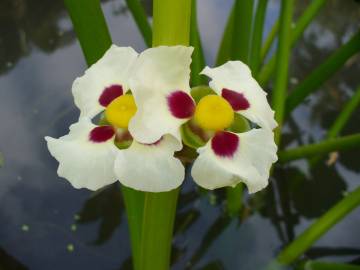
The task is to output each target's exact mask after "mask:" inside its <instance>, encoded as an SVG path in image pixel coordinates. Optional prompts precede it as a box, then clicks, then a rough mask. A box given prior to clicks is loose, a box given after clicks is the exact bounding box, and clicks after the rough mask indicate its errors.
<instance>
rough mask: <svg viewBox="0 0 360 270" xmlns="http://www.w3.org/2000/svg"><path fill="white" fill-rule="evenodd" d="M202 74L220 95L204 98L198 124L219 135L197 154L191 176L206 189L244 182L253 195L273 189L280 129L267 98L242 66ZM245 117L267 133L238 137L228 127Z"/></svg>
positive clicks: (236, 64)
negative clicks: (236, 118) (271, 179)
mask: <svg viewBox="0 0 360 270" xmlns="http://www.w3.org/2000/svg"><path fill="white" fill-rule="evenodd" d="M202 74H205V75H208V76H209V77H210V78H211V79H212V80H211V81H210V87H211V88H212V89H213V90H214V91H215V92H216V94H217V95H208V96H205V97H203V98H202V99H201V100H200V101H199V103H198V104H197V107H196V110H195V114H194V122H195V123H196V124H197V125H198V126H199V127H200V128H202V129H203V130H205V131H211V132H213V137H212V138H211V139H210V140H209V141H208V142H207V143H206V145H205V146H204V147H201V148H199V149H197V151H198V153H199V156H198V158H197V159H196V160H195V162H194V165H193V168H192V171H191V174H192V176H193V178H194V181H195V182H196V183H197V184H199V185H200V186H202V187H203V188H206V189H215V188H220V187H225V186H235V185H237V184H238V183H239V182H244V183H245V184H246V185H247V187H248V189H249V192H250V193H253V192H256V191H259V190H260V189H263V188H264V187H266V186H267V184H268V178H269V173H270V168H271V165H272V164H273V163H274V162H276V160H277V155H276V151H277V146H276V144H275V142H274V134H273V132H272V129H274V128H275V127H276V126H277V123H276V121H275V120H274V112H273V111H272V110H271V108H270V105H269V104H268V102H267V99H266V93H265V92H264V91H263V90H262V89H261V88H260V86H259V85H258V83H257V82H256V81H255V79H254V78H252V76H251V72H250V70H249V68H248V67H247V66H246V65H245V64H243V63H242V62H240V61H230V62H227V63H225V64H224V65H222V66H220V67H217V68H214V69H210V68H209V67H206V68H205V69H204V70H203V71H202ZM235 113H239V114H241V115H243V116H245V117H246V118H247V119H249V120H250V121H253V122H254V123H255V124H258V125H259V126H260V127H261V128H258V129H252V130H250V131H247V132H243V133H239V134H236V133H233V132H230V131H228V128H229V127H230V126H231V124H232V123H233V121H234V114H235Z"/></svg>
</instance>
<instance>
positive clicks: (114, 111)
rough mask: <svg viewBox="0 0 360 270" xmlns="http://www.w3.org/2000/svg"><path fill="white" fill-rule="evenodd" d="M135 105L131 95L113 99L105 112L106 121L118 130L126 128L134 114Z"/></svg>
mask: <svg viewBox="0 0 360 270" xmlns="http://www.w3.org/2000/svg"><path fill="white" fill-rule="evenodd" d="M136 109H137V108H136V104H135V100H134V97H133V96H132V95H129V94H128V95H122V96H120V97H117V98H116V99H114V100H113V101H112V102H111V103H110V104H109V105H108V106H107V107H106V110H105V116H106V119H107V121H108V122H109V123H110V124H111V125H113V126H115V127H118V128H127V127H128V125H129V121H130V119H131V118H132V117H133V116H134V114H135V113H136Z"/></svg>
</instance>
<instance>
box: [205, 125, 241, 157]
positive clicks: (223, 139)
mask: <svg viewBox="0 0 360 270" xmlns="http://www.w3.org/2000/svg"><path fill="white" fill-rule="evenodd" d="M238 146H239V137H238V136H236V135H235V134H233V133H230V132H226V131H222V132H218V133H216V134H215V136H214V137H213V138H212V140H211V148H212V149H213V151H214V153H215V154H216V155H218V156H220V157H232V156H233V155H234V153H235V152H236V150H237V149H238Z"/></svg>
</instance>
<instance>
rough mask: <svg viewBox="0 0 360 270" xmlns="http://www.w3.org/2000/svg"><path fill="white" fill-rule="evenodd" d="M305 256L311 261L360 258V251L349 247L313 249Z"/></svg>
mask: <svg viewBox="0 0 360 270" xmlns="http://www.w3.org/2000/svg"><path fill="white" fill-rule="evenodd" d="M305 254H306V256H307V257H308V258H310V259H317V258H321V257H328V256H350V255H351V256H360V249H359V248H348V247H312V248H310V249H309V250H308V251H307V252H306V253H305Z"/></svg>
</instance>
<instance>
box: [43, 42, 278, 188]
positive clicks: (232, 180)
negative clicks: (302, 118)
mask: <svg viewBox="0 0 360 270" xmlns="http://www.w3.org/2000/svg"><path fill="white" fill-rule="evenodd" d="M192 51H193V48H192V47H185V46H173V47H168V46H160V47H157V48H151V49H147V50H145V51H144V52H143V53H141V54H140V55H138V54H137V53H136V52H135V51H134V50H133V49H131V48H129V47H126V48H119V47H116V46H112V47H111V48H110V49H109V50H108V51H107V53H106V54H105V55H104V56H103V57H102V58H101V59H100V60H99V61H98V62H97V63H96V64H94V65H93V66H91V67H90V68H89V69H88V70H87V71H86V72H85V74H84V75H83V76H82V77H80V78H78V79H76V80H75V82H74V84H73V95H74V100H75V104H76V105H77V107H78V108H79V109H80V118H79V121H78V122H77V123H75V124H73V125H72V126H71V127H70V132H69V134H68V135H65V136H63V137H60V138H59V139H54V138H50V137H46V140H47V142H48V147H49V150H50V153H51V154H52V155H53V156H54V157H55V158H56V159H57V160H58V161H59V169H58V174H59V175H60V176H62V177H64V178H66V179H68V180H69V181H70V182H71V184H72V185H73V186H74V187H77V188H81V187H86V188H89V189H92V190H96V189H98V188H101V187H103V186H105V185H108V184H110V183H113V182H115V181H116V180H117V179H118V180H119V181H120V182H121V183H122V184H124V185H126V186H129V187H132V188H134V189H137V190H142V191H150V192H162V191H168V190H171V189H174V188H176V187H178V186H179V185H180V184H181V183H182V181H183V180H184V167H183V165H182V164H181V162H180V160H178V159H177V158H175V157H174V154H175V152H177V151H179V150H181V148H182V147H183V146H182V138H181V132H180V130H181V126H182V125H183V124H184V123H186V122H188V121H189V120H190V119H191V120H192V121H193V122H195V123H196V125H197V126H198V127H199V128H200V129H202V130H204V131H209V132H210V133H211V134H213V136H212V137H211V139H210V140H209V141H208V142H207V143H206V145H205V146H204V147H201V148H199V149H198V152H199V154H200V155H199V157H198V158H197V159H196V160H195V162H194V165H193V168H192V176H193V178H194V180H195V182H197V183H198V184H199V185H201V186H203V187H205V188H209V189H213V188H218V187H223V186H234V185H236V184H237V183H238V182H240V181H243V182H245V183H246V184H247V186H248V188H249V191H250V192H255V191H258V190H259V189H261V188H263V187H265V186H266V185H267V182H268V177H269V170H270V166H271V164H272V163H273V162H275V161H276V159H277V157H276V145H275V143H274V139H273V132H272V129H273V128H274V127H275V126H276V122H275V120H274V119H273V111H272V110H271V108H270V106H269V104H268V103H267V100H266V94H265V92H263V90H262V89H261V88H260V86H259V85H258V84H257V82H256V81H255V80H254V79H253V78H252V77H251V72H250V70H249V69H248V68H247V66H246V65H244V64H243V63H241V62H239V61H235V62H228V63H226V64H225V65H223V66H221V67H218V68H214V69H210V68H205V69H204V71H203V74H205V75H208V76H209V77H211V78H212V81H211V82H210V87H211V88H212V89H213V90H214V91H215V93H217V95H208V96H205V97H203V98H202V99H201V100H200V102H199V103H198V104H197V105H196V104H195V102H194V100H193V98H192V97H191V95H190V86H189V80H190V63H191V54H192ZM102 112H104V113H103V115H104V117H105V119H106V121H105V125H102V126H96V125H94V124H93V123H92V121H91V120H92V119H93V118H94V117H95V116H97V115H99V114H100V113H102ZM235 113H239V114H241V115H243V116H245V117H246V118H248V119H249V120H250V121H252V122H253V123H255V124H257V125H258V126H259V127H260V128H257V129H252V130H250V131H248V132H244V133H239V134H237V133H234V132H230V131H229V130H228V128H229V127H230V125H231V124H232V122H233V121H234V114H235ZM124 142H128V144H126V143H125V144H124ZM120 145H121V147H120ZM124 145H126V146H125V147H124ZM119 148H120V149H119Z"/></svg>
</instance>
